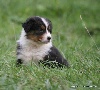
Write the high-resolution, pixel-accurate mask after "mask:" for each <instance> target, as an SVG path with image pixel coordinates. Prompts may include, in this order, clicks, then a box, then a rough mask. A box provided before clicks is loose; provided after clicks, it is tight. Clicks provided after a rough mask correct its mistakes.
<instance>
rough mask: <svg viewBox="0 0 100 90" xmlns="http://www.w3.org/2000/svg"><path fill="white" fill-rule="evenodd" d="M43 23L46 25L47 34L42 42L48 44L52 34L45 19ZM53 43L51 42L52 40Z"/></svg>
mask: <svg viewBox="0 0 100 90" xmlns="http://www.w3.org/2000/svg"><path fill="white" fill-rule="evenodd" d="M42 21H43V22H44V24H45V26H46V33H45V34H44V35H43V39H42V42H48V39H47V38H48V37H50V38H51V34H50V32H49V31H48V30H47V28H48V22H47V21H46V20H45V19H44V18H42ZM50 41H51V40H50Z"/></svg>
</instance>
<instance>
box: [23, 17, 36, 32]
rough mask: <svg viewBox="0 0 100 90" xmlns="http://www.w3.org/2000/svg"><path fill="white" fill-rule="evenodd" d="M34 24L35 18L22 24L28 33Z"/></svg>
mask: <svg viewBox="0 0 100 90" xmlns="http://www.w3.org/2000/svg"><path fill="white" fill-rule="evenodd" d="M34 23H35V20H34V19H33V18H29V19H27V20H26V22H24V23H22V27H23V28H24V30H25V32H26V33H27V32H29V31H30V30H31V29H32V27H33V25H34Z"/></svg>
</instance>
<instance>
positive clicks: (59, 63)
mask: <svg viewBox="0 0 100 90" xmlns="http://www.w3.org/2000/svg"><path fill="white" fill-rule="evenodd" d="M50 50H51V51H50V52H49V54H48V55H46V56H45V57H44V61H41V62H42V63H43V64H44V65H45V66H49V67H63V66H67V67H69V64H68V62H67V60H66V59H64V58H63V56H62V55H61V54H60V52H59V51H58V49H57V48H56V47H54V46H53V47H51V49H50Z"/></svg>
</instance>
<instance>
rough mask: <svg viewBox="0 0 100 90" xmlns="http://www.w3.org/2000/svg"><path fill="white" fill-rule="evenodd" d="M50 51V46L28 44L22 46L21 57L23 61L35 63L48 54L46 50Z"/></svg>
mask: <svg viewBox="0 0 100 90" xmlns="http://www.w3.org/2000/svg"><path fill="white" fill-rule="evenodd" d="M49 51H50V47H46V46H43V47H38V48H35V47H32V46H28V47H24V48H23V50H22V55H23V56H22V59H23V60H24V61H25V62H28V61H34V62H35V63H38V62H39V60H43V58H44V57H45V56H46V55H47V54H48V52H49Z"/></svg>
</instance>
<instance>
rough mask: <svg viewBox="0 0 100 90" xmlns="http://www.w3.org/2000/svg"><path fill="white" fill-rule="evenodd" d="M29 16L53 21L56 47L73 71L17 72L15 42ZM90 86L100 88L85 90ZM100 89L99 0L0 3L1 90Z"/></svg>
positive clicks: (32, 69)
mask: <svg viewBox="0 0 100 90" xmlns="http://www.w3.org/2000/svg"><path fill="white" fill-rule="evenodd" d="M80 15H81V16H82V18H83V21H82V20H81V19H80ZM30 16H41V17H46V18H49V19H50V20H51V21H52V23H53V43H54V45H55V46H56V47H57V48H58V49H59V50H60V51H61V53H62V54H63V55H64V56H65V57H66V58H67V59H68V61H69V63H70V65H71V68H69V69H62V70H59V69H48V68H46V69H43V68H42V67H38V66H35V65H29V66H22V67H21V68H16V66H15V61H16V40H18V39H19V36H20V32H21V29H22V27H21V23H22V22H24V21H25V20H26V18H28V17H30ZM84 23H85V24H86V27H87V28H88V30H89V33H88V32H87V30H86V29H85V26H84ZM88 85H90V86H94V85H95V86H97V87H93V88H89V87H86V88H83V86H88ZM99 85H100V0H0V90H99V89H100V86H99ZM72 86H78V87H76V88H73V87H72Z"/></svg>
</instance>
